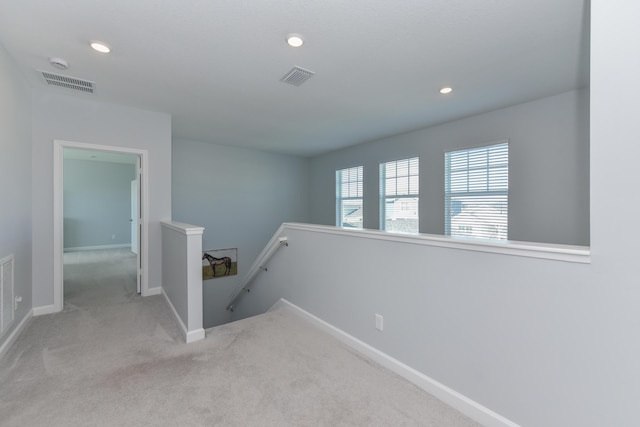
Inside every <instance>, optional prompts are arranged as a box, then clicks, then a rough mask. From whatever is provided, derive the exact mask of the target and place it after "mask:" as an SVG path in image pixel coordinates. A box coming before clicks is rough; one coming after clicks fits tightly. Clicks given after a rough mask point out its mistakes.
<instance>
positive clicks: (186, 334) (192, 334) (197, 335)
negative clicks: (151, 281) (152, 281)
mask: <svg viewBox="0 0 640 427" xmlns="http://www.w3.org/2000/svg"><path fill="white" fill-rule="evenodd" d="M154 289H155V288H154ZM161 293H162V296H163V297H164V301H165V302H166V303H167V305H168V306H169V309H170V310H171V313H173V317H174V318H175V319H176V323H177V324H178V327H179V329H180V332H181V333H182V337H183V338H184V341H185V342H186V343H187V344H189V343H192V342H195V341H199V340H202V339H204V337H205V333H204V329H202V328H200V329H195V330H193V331H189V330H187V327H186V326H185V324H184V322H183V321H182V319H181V318H180V315H179V314H178V312H177V311H176V308H175V307H174V306H173V303H172V302H171V300H170V299H169V297H168V296H167V294H166V293H165V292H164V289H161Z"/></svg>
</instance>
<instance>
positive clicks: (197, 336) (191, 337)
mask: <svg viewBox="0 0 640 427" xmlns="http://www.w3.org/2000/svg"><path fill="white" fill-rule="evenodd" d="M204 337H205V333H204V329H203V328H200V329H196V330H195V331H189V332H187V336H186V337H185V339H184V340H185V341H186V343H187V344H189V343H192V342H196V341H200V340H203V339H204Z"/></svg>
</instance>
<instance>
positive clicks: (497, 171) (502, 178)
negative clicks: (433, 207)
mask: <svg viewBox="0 0 640 427" xmlns="http://www.w3.org/2000/svg"><path fill="white" fill-rule="evenodd" d="M483 151H484V152H486V162H485V166H484V167H480V166H478V165H476V166H474V167H471V166H470V165H469V163H470V160H469V157H470V154H476V153H478V152H483ZM458 153H465V154H466V155H467V160H466V163H467V166H466V168H458V169H457V171H456V172H466V186H467V191H451V186H452V177H451V171H452V166H451V161H452V160H451V156H452V155H453V154H458ZM490 154H494V155H495V159H496V160H495V163H494V162H493V161H492V160H491V158H490ZM444 169H445V171H444V175H445V176H444V181H445V182H444V222H445V229H444V234H445V235H446V236H451V237H470V238H481V239H491V240H500V241H504V240H508V239H509V140H508V139H504V140H499V141H494V142H490V143H486V144H482V145H478V146H474V147H471V148H464V149H458V150H450V151H446V152H445V153H444ZM470 172H474V174H470ZM483 173H484V174H485V177H484V178H478V177H479V176H482V174H483ZM470 175H475V177H473V178H472V177H470ZM492 175H493V176H494V177H497V178H492ZM483 183H484V185H483ZM471 186H474V187H476V189H474V190H473V191H471V190H470V189H469V187H471ZM479 186H484V187H485V188H486V189H485V190H479V189H477V187H479ZM494 186H495V187H496V188H494V189H492V187H494ZM452 197H457V198H460V197H469V198H474V197H475V198H478V199H481V198H483V197H487V198H496V199H497V200H500V199H502V198H503V199H504V202H502V203H503V204H504V207H503V208H501V209H500V210H501V212H500V214H501V215H504V224H502V223H501V222H497V223H496V224H494V226H495V227H496V232H497V234H498V236H497V237H489V236H474V235H471V234H457V233H452V231H453V230H452V226H451V225H452V224H451V222H452V219H453V216H455V215H452V210H453V204H452V200H451V199H452ZM499 203H500V202H499ZM503 211H504V212H503ZM501 227H503V228H504V231H501V230H500V228H501Z"/></svg>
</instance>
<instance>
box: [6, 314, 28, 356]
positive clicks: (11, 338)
mask: <svg viewBox="0 0 640 427" xmlns="http://www.w3.org/2000/svg"><path fill="white" fill-rule="evenodd" d="M32 317H33V310H29V311H28V312H27V314H26V316H24V317H23V318H22V320H21V321H20V323H18V325H17V326H16V327H15V328H14V329H13V331H12V332H11V333H10V334H9V335H7V337H6V338H5V340H4V342H3V343H2V345H0V360H2V358H3V357H4V356H5V354H7V352H8V351H9V349H10V348H11V346H12V345H13V343H15V342H16V340H17V339H18V337H20V334H22V332H23V331H24V329H25V328H26V327H27V325H28V324H29V321H30V320H31V318H32Z"/></svg>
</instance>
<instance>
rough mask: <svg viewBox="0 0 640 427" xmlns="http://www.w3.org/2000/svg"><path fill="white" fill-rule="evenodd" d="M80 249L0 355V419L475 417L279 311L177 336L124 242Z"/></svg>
mask: <svg viewBox="0 0 640 427" xmlns="http://www.w3.org/2000/svg"><path fill="white" fill-rule="evenodd" d="M89 255H91V254H82V256H84V257H85V259H84V260H78V259H75V258H76V257H74V256H69V258H74V260H72V259H67V260H66V263H65V289H66V290H67V291H68V295H66V296H65V309H64V311H63V312H61V313H56V314H52V315H46V316H40V317H37V318H34V319H33V320H32V321H31V322H30V324H29V326H28V327H27V329H26V330H25V332H24V333H23V334H22V336H21V337H20V338H19V339H18V341H17V342H16V344H15V345H14V346H13V347H12V348H11V349H10V350H9V352H8V354H7V355H6V356H5V357H4V358H3V360H2V361H0V425H2V426H442V427H447V426H451V427H462V426H477V425H478V424H476V423H474V422H473V421H471V420H470V419H468V418H466V417H465V416H463V415H461V414H460V413H458V412H456V411H455V410H453V409H451V408H450V407H448V406H446V405H445V404H443V403H441V402H440V401H438V400H437V399H435V398H433V397H432V396H430V395H428V394H427V393H425V392H424V391H422V390H420V389H418V388H417V387H415V386H414V385H413V384H411V383H409V382H407V381H406V380H404V379H402V378H400V377H399V376H397V375H395V374H394V373H392V372H390V371H388V370H386V369H384V368H382V367H380V366H378V365H377V364H375V363H372V362H370V361H369V360H367V359H365V358H363V357H361V356H360V355H359V354H357V353H355V352H354V351H352V350H351V349H350V348H348V347H346V346H344V345H342V344H341V343H339V342H338V341H337V340H335V339H334V338H333V337H331V336H329V335H327V334H325V333H324V332H322V331H320V330H318V329H316V328H315V327H314V326H312V325H311V324H309V323H307V322H306V321H305V320H303V319H301V318H299V317H297V315H296V314H294V313H292V312H289V311H287V310H277V311H273V312H270V313H266V314H263V315H260V316H256V317H253V318H249V319H245V320H242V321H239V322H235V323H230V324H227V325H223V326H219V327H216V328H212V329H209V330H207V338H206V339H205V340H203V341H199V342H196V343H193V344H189V345H187V344H184V343H183V342H182V339H181V337H180V334H179V331H178V329H177V327H176V325H175V323H174V320H173V319H172V317H171V315H170V312H169V311H168V309H167V308H166V306H165V303H164V301H163V300H162V297H160V296H154V297H147V298H141V297H140V296H138V295H136V294H135V289H134V287H135V282H134V280H135V273H134V274H133V275H132V274H131V269H130V268H127V265H129V264H130V262H131V256H128V254H127V253H126V251H117V250H116V251H112V252H110V253H108V252H104V253H101V254H93V256H89ZM78 257H79V256H78ZM134 259H135V258H134ZM128 263H129V264H128Z"/></svg>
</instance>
